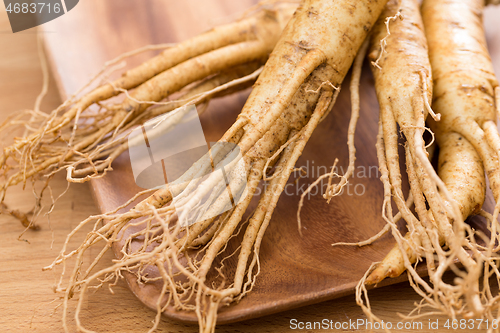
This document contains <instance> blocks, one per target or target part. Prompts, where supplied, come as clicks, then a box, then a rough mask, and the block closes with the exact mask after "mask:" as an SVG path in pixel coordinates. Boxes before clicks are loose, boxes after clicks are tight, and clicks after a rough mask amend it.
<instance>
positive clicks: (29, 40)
mask: <svg viewBox="0 0 500 333" xmlns="http://www.w3.org/2000/svg"><path fill="white" fill-rule="evenodd" d="M42 81H43V76H42V72H41V66H40V62H39V58H38V52H37V35H36V30H35V29H30V30H27V31H25V32H20V33H16V34H12V33H11V31H10V27H9V22H8V19H7V15H6V12H5V11H4V9H3V8H2V9H1V11H0V107H1V109H0V121H3V120H4V119H5V117H6V116H7V115H8V114H10V113H11V112H15V111H18V110H22V109H25V108H32V107H33V105H34V102H35V99H36V96H37V95H38V94H39V92H40V89H41V86H42ZM59 103H60V97H59V95H58V93H57V89H56V87H55V83H54V81H53V79H52V78H51V80H50V88H49V91H48V94H47V96H46V98H45V100H44V103H43V104H42V109H43V110H51V109H54V108H55V107H56V106H57V105H58V104H59ZM65 188H66V182H65V180H64V178H63V177H62V175H60V176H58V177H56V179H54V180H53V182H52V189H53V192H54V195H58V194H59V193H61V192H62V191H64V189H65ZM6 202H7V203H8V204H10V205H12V206H14V207H16V208H19V209H22V210H29V209H30V208H31V207H32V205H33V203H34V199H33V196H32V194H31V191H30V185H28V186H27V188H26V190H24V191H23V190H22V188H21V187H20V186H18V187H14V188H12V189H11V190H9V192H8V199H7V200H6ZM96 213H98V209H97V207H96V206H95V204H94V202H93V199H92V197H91V194H90V190H89V188H88V186H87V185H85V184H82V185H80V184H73V185H71V187H70V188H69V190H68V192H67V193H66V194H65V195H64V196H63V197H62V198H61V199H60V200H59V201H58V203H57V206H56V209H55V210H54V212H53V213H52V214H51V216H50V221H49V220H48V219H47V218H46V217H40V219H39V224H40V226H41V229H40V230H39V231H28V232H27V233H25V234H24V235H23V239H24V240H18V236H19V235H20V234H21V233H22V231H23V227H22V226H21V225H20V223H19V222H18V221H17V220H15V219H13V218H11V217H8V216H5V215H0V230H1V232H0V244H1V245H0V254H1V256H0V329H1V330H2V331H4V332H5V331H7V332H27V331H36V332H60V331H63V329H62V319H61V309H60V308H57V306H58V304H59V302H60V301H59V300H58V299H57V295H56V294H54V293H53V291H52V290H53V286H54V285H55V283H56V281H57V278H58V277H59V272H60V270H58V271H56V272H50V271H49V272H42V267H44V266H46V265H48V264H50V263H51V261H52V260H53V259H54V258H55V257H56V255H57V253H58V251H59V249H60V248H61V245H62V243H63V241H64V239H65V236H66V235H67V234H68V233H69V232H70V231H71V230H72V229H73V228H74V227H75V226H76V225H77V224H78V222H79V221H81V220H82V219H84V218H85V217H87V216H88V215H90V214H96ZM95 254H96V253H92V252H91V253H89V255H88V256H89V259H90V257H91V256H92V255H95ZM112 259H113V258H112V255H111V252H109V253H108V254H107V256H106V257H105V258H104V260H102V261H101V262H102V263H101V266H103V267H104V265H106V264H109V263H110V261H111V260H112ZM113 291H114V295H112V294H111V293H110V292H109V290H107V289H103V290H99V291H97V292H96V293H95V294H92V293H91V295H90V296H89V297H88V299H87V300H86V302H85V304H84V309H83V313H82V316H81V319H82V322H83V324H84V326H85V327H86V328H88V329H93V330H96V331H99V332H146V331H147V330H148V329H149V327H151V325H152V320H153V319H154V316H155V313H154V312H153V311H151V310H150V309H148V308H146V307H145V306H144V305H142V303H140V302H139V301H138V300H137V299H136V298H135V296H134V295H133V294H132V293H131V292H130V291H129V290H128V289H127V287H126V285H125V284H124V283H123V282H120V283H118V285H117V286H116V287H115V288H114V290H113ZM370 295H371V297H370V300H371V302H372V306H373V307H374V308H375V309H376V314H378V315H379V316H380V317H381V318H382V319H383V320H385V321H390V322H392V323H393V325H396V323H397V322H398V321H399V320H400V318H399V317H398V315H397V313H398V312H399V313H403V314H406V313H408V312H409V311H410V310H411V309H412V308H413V306H414V303H415V302H416V301H418V300H419V297H418V296H416V295H415V293H414V292H413V289H412V288H411V287H410V286H409V285H408V284H405V283H403V284H398V285H393V286H389V287H385V288H380V289H378V290H375V291H372V292H371V293H370ZM71 305H72V306H74V304H73V303H72V304H71ZM72 314H73V308H71V309H70V319H69V329H70V331H75V329H74V320H73V318H72ZM363 318H365V317H364V315H363V313H362V311H361V309H360V308H359V307H358V306H357V305H356V303H355V300H354V296H353V295H352V296H348V297H344V298H341V299H337V300H333V301H329V302H324V303H321V304H317V305H311V306H307V307H303V308H299V309H296V310H292V311H287V312H283V313H280V314H276V315H272V316H267V317H263V318H259V319H254V320H250V321H245V322H240V323H235V324H231V325H225V326H220V327H218V332H289V331H293V330H292V329H291V325H290V323H291V320H292V319H296V320H297V321H299V322H314V321H322V320H323V319H327V320H328V321H330V320H331V321H333V322H349V320H351V321H356V320H358V319H363ZM436 320H439V326H440V329H439V330H434V329H433V330H432V331H436V332H449V331H450V330H448V329H446V328H444V327H443V325H444V323H445V321H446V318H445V317H432V318H431V321H433V322H434V321H436ZM421 321H422V322H423V326H422V329H421V330H420V331H424V332H425V331H430V330H429V329H428V323H429V319H428V318H424V319H422V320H421ZM344 325H345V324H344ZM197 330H198V327H197V326H191V325H185V324H180V323H177V322H173V321H170V320H167V319H162V321H161V323H160V326H159V328H158V332H196V331H197ZM345 330H346V331H352V326H351V327H347V329H345ZM295 331H306V330H295ZM308 331H309V332H311V331H316V330H314V329H313V330H308ZM322 331H326V332H328V331H344V330H342V329H341V330H335V329H334V330H322ZM360 331H364V330H360ZM394 331H395V332H417V331H419V330H418V329H401V330H399V329H396V330H394ZM472 331H474V332H476V331H478V330H471V332H472Z"/></svg>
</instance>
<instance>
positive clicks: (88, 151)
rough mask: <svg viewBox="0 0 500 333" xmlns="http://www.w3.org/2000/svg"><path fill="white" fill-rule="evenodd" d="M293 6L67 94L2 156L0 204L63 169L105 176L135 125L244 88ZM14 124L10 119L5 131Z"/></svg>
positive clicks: (72, 175) (272, 6)
mask: <svg viewBox="0 0 500 333" xmlns="http://www.w3.org/2000/svg"><path fill="white" fill-rule="evenodd" d="M296 7H297V4H294V3H293V2H287V3H280V2H279V1H272V2H270V3H269V2H267V3H266V6H265V8H260V9H258V10H257V11H256V12H254V13H253V14H252V15H250V16H249V17H247V18H245V19H242V20H239V21H237V22H234V23H231V24H228V25H224V26H220V27H217V28H215V29H213V30H211V31H209V32H206V33H204V34H201V35H199V36H196V37H194V38H192V39H190V40H187V41H185V42H183V43H180V44H177V45H175V46H172V47H170V48H168V49H167V50H165V51H164V52H162V53H161V54H160V55H158V56H156V57H154V58H152V59H150V60H149V61H147V62H145V63H143V64H142V65H140V66H138V67H136V68H134V69H131V70H129V71H127V72H125V73H124V74H123V76H122V77H121V78H119V79H117V80H115V81H113V82H106V83H104V84H103V85H101V86H99V87H97V88H95V89H94V90H92V91H90V92H89V93H87V94H84V95H83V96H81V97H78V98H77V97H75V96H73V97H71V98H70V99H69V100H67V101H66V102H64V103H63V104H62V105H61V106H60V107H59V108H57V109H56V110H54V111H53V112H52V113H50V114H49V115H44V116H43V117H41V116H36V117H32V118H31V119H30V120H27V121H26V122H24V125H25V127H26V128H27V129H28V131H27V132H28V133H27V134H26V135H25V136H24V137H21V138H17V139H16V140H15V142H14V143H13V144H12V145H10V146H8V147H5V148H4V150H3V153H2V155H1V156H0V170H2V171H1V172H2V176H3V177H4V178H5V181H4V182H3V183H2V184H1V185H0V186H1V187H0V202H1V201H3V199H4V197H5V192H6V191H7V189H8V188H9V187H10V186H13V185H16V184H19V183H23V184H26V181H27V180H29V179H33V180H36V179H39V178H40V177H43V176H48V177H50V176H51V175H53V174H54V173H56V172H58V171H60V170H63V169H66V170H67V173H68V176H67V180H68V181H70V182H84V181H88V180H89V179H92V178H99V177H102V176H103V175H104V174H105V173H106V172H107V171H110V170H112V168H111V165H112V162H113V160H114V159H116V158H117V157H118V156H119V155H120V154H121V153H122V152H123V151H125V150H126V149H127V148H128V146H127V141H126V139H127V134H128V133H130V131H131V130H132V129H133V128H134V126H137V125H140V124H142V123H143V122H145V121H146V120H148V119H150V118H152V117H155V116H157V115H160V114H163V113H165V112H169V111H171V110H173V109H175V108H178V107H181V106H184V105H188V104H201V103H208V101H209V100H210V99H212V98H215V97H220V96H224V95H226V94H229V93H233V92H236V91H239V90H242V89H245V88H246V87H249V86H250V85H251V84H253V83H254V82H255V80H256V78H257V76H258V75H259V74H260V70H259V67H261V65H262V64H263V63H264V62H265V60H266V59H267V57H268V55H269V53H270V52H271V51H272V49H273V48H274V46H275V44H276V42H277V40H278V38H279V36H280V34H281V31H282V30H283V28H284V27H285V25H286V23H287V22H288V20H289V19H290V17H291V15H292V13H293V11H294V10H295V8H296ZM163 48H164V46H163ZM144 49H145V50H146V49H147V50H149V49H151V47H149V48H144ZM141 51H142V50H141ZM136 53H137V52H130V54H126V55H124V56H121V57H119V58H118V59H117V61H112V62H110V63H112V64H114V63H116V62H118V61H119V60H123V58H125V57H126V56H130V55H133V54H136ZM174 93H177V95H179V96H175V95H173V94H174ZM117 95H122V97H123V98H122V101H121V102H118V103H116V102H114V101H115V100H109V99H110V98H112V97H115V96H117ZM172 95H173V98H174V99H172ZM168 98H170V99H171V100H166V99H168ZM108 100H109V101H108ZM113 103H114V104H113ZM96 109H97V110H96ZM38 113H40V114H42V115H43V113H41V112H38ZM38 113H36V115H38ZM32 114H34V113H32ZM19 123H20V120H19V119H14V120H12V121H11V122H7V123H5V124H4V125H3V126H2V128H4V127H9V126H14V125H16V124H19ZM173 125H175V124H173Z"/></svg>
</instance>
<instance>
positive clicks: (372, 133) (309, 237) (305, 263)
mask: <svg viewBox="0 0 500 333" xmlns="http://www.w3.org/2000/svg"><path fill="white" fill-rule="evenodd" d="M253 3H254V1H253V0H244V1H232V0H210V1H208V0H188V1H175V0H163V1H162V0H150V1H147V2H146V1H141V0H134V1H132V0H130V1H120V0H107V1H99V0H85V1H80V3H79V4H78V6H77V7H76V8H75V9H73V10H72V11H71V12H69V13H68V14H66V15H65V16H63V17H60V18H58V19H57V20H54V21H52V22H49V23H47V24H45V25H44V26H43V31H44V37H45V43H46V44H45V45H46V50H47V53H48V55H49V59H50V61H51V65H52V70H53V72H54V74H55V77H56V80H57V82H58V85H59V90H60V92H61V94H62V95H63V96H67V95H68V94H70V93H74V92H75V91H77V89H78V88H79V87H80V86H81V85H83V84H84V83H86V82H87V81H88V79H89V78H90V77H91V75H92V74H93V73H96V72H97V71H98V70H99V69H100V68H101V66H102V64H103V63H104V62H105V61H106V60H109V59H112V58H114V57H115V56H117V55H119V54H121V53H123V52H126V51H129V50H133V49H136V48H138V47H141V46H144V45H146V44H153V43H166V42H176V41H180V40H184V39H186V38H189V37H191V36H194V35H195V34H198V33H200V32H202V31H204V30H207V29H208V28H210V27H211V26H214V25H216V24H221V23H226V22H229V21H231V20H233V19H234V18H236V17H237V16H238V14H240V13H242V12H243V11H244V10H245V9H247V8H248V7H250V6H251V5H252V4H253ZM499 9H500V8H490V9H488V10H487V13H486V14H487V15H486V17H487V23H488V27H489V28H488V29H487V31H488V42H489V46H490V49H491V52H492V57H493V59H494V61H495V65H496V70H497V73H499V72H500V31H499V30H498V29H494V28H493V27H494V26H495V25H494V17H495V13H496V15H497V16H498V14H500V10H499ZM150 56H151V54H150V53H147V54H144V55H142V56H139V57H137V58H135V59H134V60H132V61H131V62H130V64H137V63H139V62H141V61H143V60H144V59H147V58H148V57H150ZM348 79H349V78H347V79H346V80H348ZM248 93H249V91H245V92H242V93H239V94H236V95H233V96H230V97H227V98H224V99H221V100H216V101H213V102H212V103H211V104H210V107H209V109H208V110H207V112H205V113H204V114H203V115H202V117H201V120H202V126H203V129H204V132H205V136H206V139H207V141H216V140H217V139H218V138H220V136H221V135H222V134H223V133H224V131H225V130H226V129H227V128H228V127H229V126H230V125H231V123H232V122H233V121H234V120H235V119H236V116H237V114H238V112H239V110H241V107H242V106H243V104H244V102H245V99H246V96H248ZM349 116H350V101H349V91H348V85H346V84H344V85H343V91H342V93H341V94H340V96H339V98H338V101H337V104H336V106H335V108H334V109H333V111H332V113H331V114H330V115H329V116H328V117H327V118H326V119H325V120H324V121H323V123H321V124H320V126H319V127H318V128H317V130H316V131H315V133H314V135H313V136H312V138H311V140H310V142H309V143H308V144H307V146H306V149H305V151H304V153H303V155H302V157H301V158H300V160H299V161H298V165H297V166H298V167H299V166H304V167H305V170H307V173H308V174H307V175H306V177H304V178H301V179H298V180H297V177H295V176H292V177H291V178H290V181H289V184H290V185H289V186H288V187H287V192H286V193H284V194H283V195H282V197H281V198H280V201H279V203H278V206H277V208H276V210H275V212H274V214H273V218H272V221H271V224H270V226H269V228H268V230H267V232H266V234H265V238H264V240H263V243H262V248H261V256H260V262H261V272H260V275H259V276H258V278H257V283H256V285H255V288H254V289H253V291H252V292H251V293H250V294H248V295H247V296H246V297H245V298H243V300H242V301H241V302H240V303H238V304H232V305H231V306H229V307H225V308H222V309H221V310H220V314H219V317H218V323H229V322H235V321H239V320H243V319H249V318H254V317H259V316H263V315H267V314H271V313H276V312H279V311H283V310H287V309H291V308H295V307H299V306H304V305H308V304H312V303H317V302H321V301H325V300H329V299H333V298H336V297H341V296H344V295H347V294H351V293H353V291H354V288H355V286H356V284H357V282H358V281H359V279H360V278H361V276H362V275H363V274H364V273H365V271H366V270H367V269H368V267H369V266H370V264H371V263H372V262H374V261H379V260H381V259H382V258H383V257H384V256H385V254H386V253H387V252H388V251H389V249H390V248H391V247H392V246H393V240H392V237H391V236H385V237H383V238H382V239H380V240H379V241H377V242H375V243H374V244H373V245H371V246H366V247H363V248H357V247H347V246H339V247H332V246H331V244H332V243H335V242H339V241H343V242H356V241H360V240H363V239H366V238H369V237H371V236H372V235H374V234H376V233H377V232H378V231H379V230H380V229H381V228H382V227H383V225H384V221H383V220H382V218H381V204H382V195H381V194H382V192H383V191H382V184H381V182H380V181H379V175H378V167H377V159H376V153H375V138H376V132H377V122H378V103H377V100H376V96H375V93H374V89H373V79H372V77H371V73H370V71H369V69H368V66H365V70H364V73H363V77H362V84H361V118H360V121H359V124H358V127H357V136H356V147H357V161H356V164H357V167H356V172H355V175H354V178H353V179H352V181H351V183H350V185H349V187H348V188H346V190H345V191H344V193H343V194H342V195H340V196H339V197H337V198H335V199H333V200H332V201H331V203H330V204H326V202H325V201H324V200H323V198H322V197H321V195H320V193H318V192H320V191H316V194H315V193H314V192H313V193H312V195H311V196H310V198H309V199H307V200H306V201H305V206H304V208H303V211H302V220H303V230H302V233H303V236H302V237H301V236H300V235H299V232H298V229H297V219H296V211H297V204H298V201H299V195H297V193H299V194H300V193H301V192H302V191H303V190H304V189H305V188H307V186H308V185H309V184H311V183H312V182H313V181H314V180H315V179H316V178H317V177H318V176H319V175H320V174H323V173H325V172H327V170H329V168H330V167H331V165H332V164H333V162H334V160H335V158H338V159H339V161H340V166H341V167H343V168H344V170H345V168H346V165H347V157H348V154H347V145H346V137H347V126H348V121H349ZM113 168H114V171H113V172H111V173H109V174H108V175H107V176H106V177H104V178H103V179H99V180H95V181H92V182H91V186H92V189H93V192H94V195H95V199H96V202H97V204H98V205H99V208H100V210H101V211H103V212H104V211H108V210H111V209H113V208H115V207H117V206H118V205H120V204H122V203H123V202H125V201H126V200H127V199H128V198H130V197H131V196H133V195H134V194H135V193H136V192H137V191H138V190H140V189H139V188H138V187H137V186H136V185H135V183H134V179H133V176H132V172H131V167H130V161H129V157H128V155H127V154H123V155H122V156H121V157H120V158H119V159H118V160H117V161H115V163H114V164H113ZM297 175H298V174H297ZM491 203H492V199H491V195H490V196H489V197H488V200H487V206H490V207H491ZM473 222H474V221H473ZM474 223H480V222H478V221H475V222H474ZM237 243H238V239H233V242H231V243H230V244H229V246H228V249H227V251H231V252H232V251H233V250H234V249H236V247H237V245H236V244H237ZM116 250H117V248H115V251H116ZM228 253H229V252H228ZM235 263H236V258H235V257H233V260H227V261H226V262H225V264H226V267H228V269H229V271H231V270H234V269H235ZM228 274H231V272H228ZM405 279H406V276H402V277H399V278H397V279H387V280H385V281H384V282H383V283H381V284H380V285H379V286H382V285H388V284H393V283H396V282H400V281H403V280H405ZM127 282H128V284H129V286H130V289H131V290H132V291H133V292H134V293H135V294H136V295H137V297H138V298H139V299H141V300H142V302H144V304H146V305H147V306H149V307H151V308H154V307H155V306H156V303H155V302H156V297H157V296H158V294H159V288H160V287H161V286H160V285H155V284H151V285H147V286H139V285H138V284H137V283H136V280H135V279H134V278H133V277H132V276H127ZM165 315H166V316H168V317H171V318H174V319H177V320H182V321H185V322H196V321H197V318H196V316H195V314H194V313H185V312H177V311H174V310H173V309H170V308H169V309H167V310H166V311H165Z"/></svg>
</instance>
